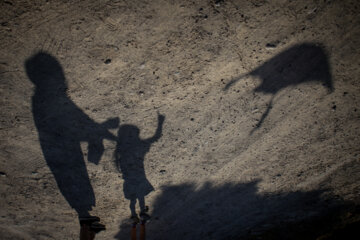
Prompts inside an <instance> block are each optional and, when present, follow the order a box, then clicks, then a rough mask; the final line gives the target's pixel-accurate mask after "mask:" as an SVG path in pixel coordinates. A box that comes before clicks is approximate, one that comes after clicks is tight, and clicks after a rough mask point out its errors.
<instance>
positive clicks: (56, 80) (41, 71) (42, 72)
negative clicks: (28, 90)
mask: <svg viewBox="0 0 360 240" xmlns="http://www.w3.org/2000/svg"><path fill="white" fill-rule="evenodd" d="M25 69H26V74H27V75H28V77H29V79H30V80H31V82H33V83H34V84H35V86H36V87H37V88H46V89H49V88H52V87H56V88H59V87H64V88H66V81H65V76H64V72H63V69H62V67H61V65H60V63H59V62H58V61H57V60H56V58H55V57H53V56H51V55H50V54H48V53H45V52H39V53H37V54H35V55H34V56H32V57H31V58H29V59H27V60H26V62H25Z"/></svg>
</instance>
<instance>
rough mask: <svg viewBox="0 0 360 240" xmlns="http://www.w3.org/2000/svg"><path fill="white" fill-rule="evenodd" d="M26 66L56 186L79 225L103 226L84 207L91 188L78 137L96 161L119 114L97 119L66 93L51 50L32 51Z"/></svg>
mask: <svg viewBox="0 0 360 240" xmlns="http://www.w3.org/2000/svg"><path fill="white" fill-rule="evenodd" d="M25 68H26V73H27V76H28V77H29V79H30V80H31V81H32V82H33V83H34V84H35V87H36V88H35V93H34V95H33V97H32V111H33V117H34V121H35V125H36V127H37V130H38V134H39V140H40V145H41V149H42V152H43V154H44V158H45V160H46V162H47V165H48V166H49V168H50V170H51V172H52V174H53V175H54V177H55V180H56V183H57V186H58V187H59V189H60V192H61V193H62V195H63V196H64V198H65V199H66V200H67V202H68V203H69V205H70V206H71V207H72V208H74V209H75V210H76V212H77V214H78V217H79V220H80V224H81V226H83V225H87V226H90V230H93V231H95V232H96V231H100V230H104V229H105V226H104V225H102V224H100V223H99V221H100V219H99V218H98V217H95V216H91V215H90V213H89V211H90V210H91V209H92V207H93V206H95V194H94V190H93V188H92V186H91V183H90V179H89V176H88V172H87V169H86V165H85V161H84V156H83V152H82V150H81V147H80V142H87V143H88V161H89V162H92V163H94V164H98V163H99V161H100V159H101V156H102V154H103V152H104V145H103V139H109V140H113V141H116V137H115V136H114V135H113V134H112V133H110V132H109V131H108V129H110V128H117V127H118V125H119V119H118V118H113V119H110V120H108V121H106V122H104V123H102V124H99V123H97V122H95V121H93V120H92V119H91V118H90V117H88V116H87V115H86V114H85V113H84V112H83V111H82V110H81V109H80V108H79V107H77V106H76V105H75V103H74V102H73V101H72V100H71V99H70V98H69V97H68V96H67V94H66V90H67V84H66V79H65V76H64V72H63V70H62V67H61V65H60V63H59V62H58V61H57V60H56V58H55V57H53V56H51V55H50V54H48V53H45V52H39V53H37V54H35V55H34V56H32V57H30V58H29V59H27V60H26V62H25ZM81 231H82V232H84V229H82V230H81ZM80 235H81V236H83V235H84V234H83V233H80Z"/></svg>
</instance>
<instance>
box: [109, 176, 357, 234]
mask: <svg viewBox="0 0 360 240" xmlns="http://www.w3.org/2000/svg"><path fill="white" fill-rule="evenodd" d="M258 183H259V181H254V182H249V183H244V184H233V183H227V184H222V185H213V184H212V183H210V182H208V183H205V184H204V185H202V186H200V187H198V186H196V185H195V184H191V183H189V184H182V185H169V186H164V187H163V188H162V194H161V195H160V196H159V197H158V198H157V199H156V200H155V202H154V204H153V205H152V206H150V207H152V209H151V210H152V220H151V221H150V222H149V223H148V224H147V239H148V240H150V239H158V240H162V239H186V240H187V239H317V238H318V237H320V236H323V237H324V238H321V239H337V238H336V234H338V232H337V230H336V227H337V226H339V229H340V230H339V231H341V224H342V223H341V221H342V220H341V218H342V216H343V215H344V216H347V215H349V212H350V215H351V214H353V218H354V219H355V218H356V216H359V208H358V207H357V206H354V205H351V204H350V203H346V202H344V201H342V200H340V199H335V198H332V200H329V199H327V198H326V197H325V196H324V195H327V194H326V192H327V191H326V190H316V191H310V192H300V191H298V192H289V193H278V194H275V193H269V194H263V193H259V192H258V186H257V185H258ZM326 199H327V200H326ZM349 219H350V220H348V221H349V222H348V224H347V225H346V227H347V230H351V229H353V230H354V231H355V230H356V227H354V226H355V225H359V221H358V220H356V219H355V220H354V219H353V221H352V220H351V217H350V218H349ZM351 221H352V222H351ZM130 229H131V225H130V222H128V221H126V222H123V223H121V225H120V231H119V232H118V234H117V235H116V236H114V237H115V239H128V238H129V237H130ZM357 229H359V228H357ZM347 230H346V232H347ZM329 234H330V235H329ZM326 236H327V237H326ZM334 237H335V238H334ZM342 239H346V238H342Z"/></svg>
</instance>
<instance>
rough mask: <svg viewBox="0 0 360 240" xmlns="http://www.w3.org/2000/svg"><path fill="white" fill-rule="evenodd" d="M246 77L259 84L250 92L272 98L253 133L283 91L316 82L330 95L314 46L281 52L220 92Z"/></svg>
mask: <svg viewBox="0 0 360 240" xmlns="http://www.w3.org/2000/svg"><path fill="white" fill-rule="evenodd" d="M249 76H256V77H259V78H260V80H261V84H260V85H259V86H258V87H256V88H255V89H254V92H261V93H264V94H271V95H272V96H271V100H270V102H269V104H268V107H267V109H266V110H265V112H264V113H263V114H262V116H261V119H260V120H259V121H258V123H257V124H256V127H255V128H254V129H253V131H254V130H256V129H258V128H259V127H260V126H261V125H262V123H263V122H264V120H265V118H266V117H267V116H268V114H269V112H270V110H271V108H272V106H273V100H274V97H275V95H276V94H277V93H278V92H279V91H280V90H282V89H284V88H287V87H289V86H296V85H299V84H302V83H306V82H320V83H321V84H322V85H323V86H324V87H326V88H327V89H328V91H329V92H333V91H334V85H333V81H332V77H331V68H330V64H329V61H328V56H327V53H326V50H325V48H324V47H323V46H321V44H316V43H302V44H297V45H294V46H292V47H290V48H288V49H286V50H284V51H283V52H281V53H279V54H278V55H276V56H274V57H272V58H271V59H269V60H267V61H265V62H264V63H263V64H262V65H260V66H259V67H257V68H255V69H254V70H252V71H251V72H249V73H246V74H244V75H242V76H240V77H237V78H235V79H232V80H231V81H230V82H229V83H227V84H226V86H225V88H224V89H223V90H224V91H226V90H228V89H229V88H230V87H231V86H232V85H234V84H235V83H237V82H238V81H240V80H242V79H244V78H246V77H249ZM253 131H252V132H251V133H253Z"/></svg>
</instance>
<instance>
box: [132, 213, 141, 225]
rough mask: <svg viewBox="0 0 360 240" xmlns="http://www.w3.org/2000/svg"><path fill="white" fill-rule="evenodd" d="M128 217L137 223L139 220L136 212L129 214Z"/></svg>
mask: <svg viewBox="0 0 360 240" xmlns="http://www.w3.org/2000/svg"><path fill="white" fill-rule="evenodd" d="M130 219H131V220H132V221H133V223H139V222H140V219H139V217H138V216H137V215H136V214H135V215H131V217H130Z"/></svg>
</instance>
